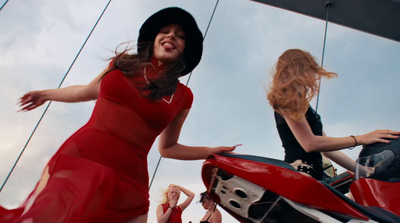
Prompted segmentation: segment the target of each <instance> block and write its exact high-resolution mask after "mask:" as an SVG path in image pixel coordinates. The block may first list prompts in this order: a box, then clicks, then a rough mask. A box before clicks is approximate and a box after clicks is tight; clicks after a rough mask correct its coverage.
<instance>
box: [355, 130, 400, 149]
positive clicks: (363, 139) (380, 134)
mask: <svg viewBox="0 0 400 223" xmlns="http://www.w3.org/2000/svg"><path fill="white" fill-rule="evenodd" d="M399 137H400V132H396V131H392V130H388V129H386V130H375V131H373V132H370V133H367V134H364V135H358V136H356V140H357V144H358V145H369V144H372V143H377V142H381V143H390V140H389V139H398V138H399Z"/></svg>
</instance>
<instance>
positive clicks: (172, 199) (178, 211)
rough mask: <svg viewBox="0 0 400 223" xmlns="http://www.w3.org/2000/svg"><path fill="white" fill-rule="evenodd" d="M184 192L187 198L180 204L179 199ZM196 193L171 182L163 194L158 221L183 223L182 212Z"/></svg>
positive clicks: (158, 211)
mask: <svg viewBox="0 0 400 223" xmlns="http://www.w3.org/2000/svg"><path fill="white" fill-rule="evenodd" d="M181 192H182V193H184V194H185V195H186V196H187V198H186V200H185V201H184V202H182V203H181V204H179V205H178V200H179V197H180V195H181ZM194 195H195V194H194V193H193V192H192V191H190V190H188V189H186V188H184V187H182V186H179V185H174V184H170V185H169V186H168V188H167V189H166V190H165V191H164V193H163V195H162V201H161V204H159V205H158V206H157V221H158V223H182V212H183V211H184V210H185V209H186V208H187V207H188V206H189V204H190V203H191V202H192V200H193V198H194Z"/></svg>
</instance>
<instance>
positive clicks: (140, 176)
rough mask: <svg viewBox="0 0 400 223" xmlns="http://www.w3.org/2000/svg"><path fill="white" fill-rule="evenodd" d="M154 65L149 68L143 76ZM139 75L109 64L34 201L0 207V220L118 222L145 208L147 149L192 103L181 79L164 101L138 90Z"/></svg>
mask: <svg viewBox="0 0 400 223" xmlns="http://www.w3.org/2000/svg"><path fill="white" fill-rule="evenodd" d="M158 69H159V68H158ZM155 73H158V71H157V70H155V69H154V68H152V67H151V66H149V67H148V68H147V77H148V78H151V77H152V76H155ZM140 83H141V84H143V83H144V77H143V76H142V75H139V76H135V77H130V76H125V75H123V74H122V73H121V71H119V70H113V71H111V72H109V73H108V74H107V75H106V76H105V77H104V78H103V79H102V81H101V85H100V92H99V96H98V99H97V102H96V105H95V107H94V110H93V113H92V116H91V118H90V120H89V122H88V123H87V124H86V125H84V126H83V127H82V128H81V129H79V130H78V131H77V132H75V133H74V134H73V135H72V136H71V137H70V138H69V139H68V140H67V141H66V142H64V144H63V145H62V146H61V148H60V149H59V150H58V151H57V153H56V154H55V155H54V156H53V157H52V158H51V159H50V161H49V163H48V167H49V173H50V179H49V181H48V183H47V185H46V187H45V188H44V189H43V191H42V192H41V193H40V194H39V195H38V196H37V197H36V199H35V200H34V203H33V205H32V207H31V208H29V209H28V211H27V212H26V213H24V214H22V211H23V210H24V208H25V205H26V204H27V201H28V199H29V198H28V199H27V201H26V202H25V203H24V204H23V205H22V206H21V207H20V208H17V209H14V210H6V209H4V208H2V207H0V223H11V222H12V223H20V222H22V221H23V220H25V219H32V220H33V222H34V223H49V222H51V223H89V222H93V223H94V222H96V223H101V222H104V223H105V222H107V223H119V222H125V221H127V220H129V219H132V218H134V217H137V216H139V215H143V214H146V213H147V212H148V208H149V194H148V191H149V190H148V189H149V188H148V185H149V177H148V170H147V154H148V152H149V150H150V148H151V146H152V144H153V142H154V141H155V139H156V137H157V136H158V135H159V134H160V133H161V132H162V130H163V129H164V128H165V127H166V126H167V125H168V124H169V123H170V122H171V121H172V120H173V119H174V118H175V116H176V115H177V114H179V113H180V112H181V111H182V110H184V109H187V108H190V107H191V104H192V101H193V94H192V92H191V90H190V89H189V88H188V87H186V86H184V85H183V84H181V83H179V84H178V87H177V89H176V92H175V94H174V96H173V100H172V102H171V103H170V104H168V103H166V102H165V101H164V100H157V101H154V100H151V99H148V98H145V97H143V96H141V95H140V93H139V90H138V88H137V87H138V84H140ZM166 99H168V100H169V99H170V98H169V97H168V98H166ZM168 100H167V101H168ZM21 214H22V215H21Z"/></svg>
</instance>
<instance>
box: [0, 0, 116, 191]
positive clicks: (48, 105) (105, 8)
mask: <svg viewBox="0 0 400 223" xmlns="http://www.w3.org/2000/svg"><path fill="white" fill-rule="evenodd" d="M110 3H111V0H109V1H108V3H107V5H106V6H105V7H104V9H103V12H102V13H101V15H100V16H99V18H98V19H97V21H96V23H95V24H94V26H93V28H92V30H91V31H90V33H89V35H88V36H87V37H86V40H85V42H84V43H83V44H82V46H81V48H80V49H79V51H78V53H77V54H76V56H75V58H74V60H73V61H72V63H71V65H70V66H69V68H68V70H67V72H66V73H65V75H64V77H63V78H62V80H61V82H60V84H59V85H58V88H60V87H61V85H62V84H63V83H64V80H65V78H66V77H67V75H68V74H69V72H70V70H71V69H72V66H73V65H74V64H75V62H76V60H77V59H78V57H79V55H80V54H81V52H82V50H83V48H84V47H85V45H86V43H87V41H88V40H89V38H90V36H91V35H92V33H93V31H94V29H95V28H96V26H97V24H98V23H99V21H100V19H101V18H102V17H103V15H104V12H105V11H106V10H107V8H108V6H109V5H110ZM3 6H4V5H3ZM50 104H51V101H49V103H48V104H47V106H46V108H45V110H44V111H43V113H42V116H41V117H40V118H39V121H38V122H37V123H36V126H35V127H34V129H33V131H32V133H31V135H30V136H29V138H28V140H27V142H26V143H25V145H24V147H23V148H22V150H21V152H20V154H19V156H18V157H17V160H16V161H15V163H14V165H13V166H12V168H11V170H10V172H9V173H8V175H7V177H6V179H5V180H4V182H3V184H2V185H1V187H0V193H1V191H2V190H3V188H4V186H5V184H6V183H7V181H8V179H9V178H10V176H11V174H12V172H13V171H14V169H15V166H16V165H17V164H18V161H19V160H20V158H21V156H22V154H23V153H24V151H25V149H26V147H27V146H28V144H29V142H30V141H31V139H32V137H33V134H34V133H35V132H36V129H37V128H38V126H39V124H40V122H41V121H42V119H43V117H44V115H45V114H46V112H47V110H48V108H49V107H50Z"/></svg>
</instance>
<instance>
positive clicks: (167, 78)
mask: <svg viewBox="0 0 400 223" xmlns="http://www.w3.org/2000/svg"><path fill="white" fill-rule="evenodd" d="M124 44H127V43H122V44H120V45H119V46H118V47H117V48H116V50H115V56H114V57H112V58H111V60H112V61H113V63H112V67H111V68H110V69H109V70H108V72H110V71H112V70H114V69H119V70H120V71H121V72H122V73H123V74H124V75H126V76H137V75H140V76H141V75H143V73H142V69H144V68H145V67H146V66H148V65H151V62H150V59H151V56H152V55H153V43H151V42H146V43H140V44H139V45H138V48H140V49H143V50H139V53H134V54H132V53H129V51H131V50H132V49H131V48H129V46H128V45H127V46H126V47H125V49H124V50H123V51H122V52H119V51H118V48H119V47H120V46H122V45H124ZM185 67H186V65H185V62H184V57H183V53H182V54H181V55H180V56H179V58H178V60H176V61H175V62H173V63H171V64H168V65H167V66H166V67H165V69H163V70H162V71H161V72H160V74H159V75H158V76H159V78H155V79H153V80H148V81H149V83H148V84H147V85H145V87H143V88H142V89H141V90H142V91H149V92H150V93H149V94H143V96H145V97H148V98H151V99H155V100H157V99H161V98H162V97H163V96H169V95H172V94H174V93H175V90H176V88H177V86H178V82H179V80H178V78H179V77H180V76H182V72H183V70H184V69H185ZM108 72H107V73H108ZM107 73H106V74H107ZM106 74H105V75H106Z"/></svg>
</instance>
